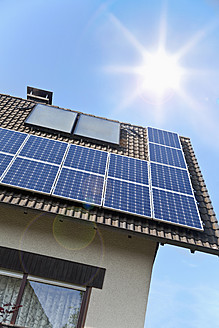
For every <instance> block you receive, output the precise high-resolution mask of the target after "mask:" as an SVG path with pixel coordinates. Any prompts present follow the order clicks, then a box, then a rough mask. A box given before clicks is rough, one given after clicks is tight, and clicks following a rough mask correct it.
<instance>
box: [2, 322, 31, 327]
mask: <svg viewBox="0 0 219 328" xmlns="http://www.w3.org/2000/svg"><path fill="white" fill-rule="evenodd" d="M12 327H13V328H27V327H23V326H17V325H11V324H10V323H0V328H12Z"/></svg>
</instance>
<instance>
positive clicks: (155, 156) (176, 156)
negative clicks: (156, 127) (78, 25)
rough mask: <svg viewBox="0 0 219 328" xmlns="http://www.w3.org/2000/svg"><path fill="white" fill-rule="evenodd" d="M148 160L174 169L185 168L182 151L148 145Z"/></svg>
mask: <svg viewBox="0 0 219 328" xmlns="http://www.w3.org/2000/svg"><path fill="white" fill-rule="evenodd" d="M149 150H150V160H151V161H152V162H158V163H163V164H167V165H172V166H176V167H181V168H186V164H185V160H184V157H183V153H182V150H180V149H174V148H170V147H165V146H161V145H157V144H153V143H149Z"/></svg>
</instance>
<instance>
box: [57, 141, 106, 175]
mask: <svg viewBox="0 0 219 328" xmlns="http://www.w3.org/2000/svg"><path fill="white" fill-rule="evenodd" d="M83 152H84V153H85V152H87V154H86V153H85V155H87V156H86V158H84V159H85V161H84V160H83V162H81V163H80V161H78V157H77V153H78V154H79V153H80V157H79V158H83V156H84V154H83ZM89 157H90V158H93V159H94V160H95V159H96V157H97V159H98V168H97V169H95V167H93V166H92V165H91V164H90V162H89V161H88V160H89ZM104 157H105V161H104ZM75 158H77V162H76V163H75V162H74V159H75ZM107 161H108V152H106V151H103V150H99V149H93V148H89V147H84V146H79V145H75V144H71V145H70V146H69V149H68V151H67V154H66V157H65V160H64V162H63V166H64V167H68V168H73V169H77V170H81V171H85V172H91V173H97V174H101V175H105V174H106V166H107ZM83 163H84V164H85V166H84V165H83ZM93 163H94V161H93ZM102 165H104V166H103V167H102ZM87 166H88V167H87Z"/></svg>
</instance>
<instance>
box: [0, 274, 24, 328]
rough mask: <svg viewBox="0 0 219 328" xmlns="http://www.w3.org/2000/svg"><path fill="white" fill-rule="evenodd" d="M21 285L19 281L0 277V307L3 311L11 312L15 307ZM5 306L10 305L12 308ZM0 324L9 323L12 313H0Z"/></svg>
mask: <svg viewBox="0 0 219 328" xmlns="http://www.w3.org/2000/svg"><path fill="white" fill-rule="evenodd" d="M20 285H21V279H19V278H12V277H7V276H4V275H0V306H1V307H2V308H3V309H4V311H5V310H8V311H10V310H12V306H13V305H15V303H16V300H17V296H18V292H19V289H20ZM6 304H12V306H10V305H8V306H6ZM1 314H2V316H1V317H0V322H5V323H10V321H11V317H12V313H8V314H4V313H1Z"/></svg>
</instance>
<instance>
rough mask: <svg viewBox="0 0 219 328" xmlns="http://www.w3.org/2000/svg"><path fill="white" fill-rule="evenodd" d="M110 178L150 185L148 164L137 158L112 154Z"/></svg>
mask: <svg viewBox="0 0 219 328" xmlns="http://www.w3.org/2000/svg"><path fill="white" fill-rule="evenodd" d="M108 176H109V177H114V178H118V179H122V180H127V181H133V182H137V183H142V184H145V185H148V184H149V182H148V163H147V162H146V161H143V160H140V159H136V158H131V157H127V156H122V155H116V154H110V162H109V171H108Z"/></svg>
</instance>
